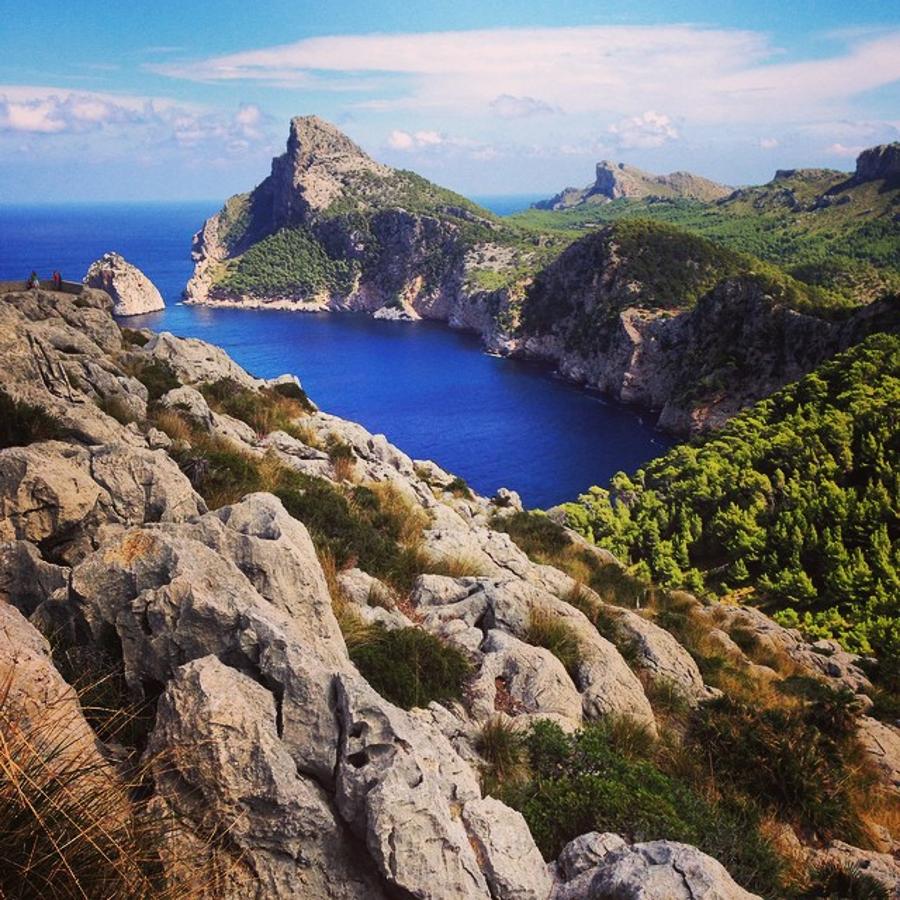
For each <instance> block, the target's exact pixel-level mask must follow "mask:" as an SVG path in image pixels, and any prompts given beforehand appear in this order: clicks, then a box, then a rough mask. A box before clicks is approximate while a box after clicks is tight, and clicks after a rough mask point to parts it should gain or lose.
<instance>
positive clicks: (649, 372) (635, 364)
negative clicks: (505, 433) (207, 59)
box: [185, 116, 898, 434]
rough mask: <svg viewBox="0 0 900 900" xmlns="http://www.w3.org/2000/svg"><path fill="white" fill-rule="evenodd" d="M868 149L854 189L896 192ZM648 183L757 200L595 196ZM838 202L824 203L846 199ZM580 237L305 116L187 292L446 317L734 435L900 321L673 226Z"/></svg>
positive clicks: (492, 344) (700, 187)
mask: <svg viewBox="0 0 900 900" xmlns="http://www.w3.org/2000/svg"><path fill="white" fill-rule="evenodd" d="M867 153H868V156H866V159H862V157H861V160H862V162H861V163H860V166H859V167H858V172H857V174H856V175H855V176H853V179H855V180H854V181H853V183H854V184H856V183H857V182H858V183H863V181H865V180H866V179H870V180H869V181H865V184H867V185H869V186H877V185H879V184H887V181H885V179H889V178H890V177H892V176H891V174H890V173H891V172H892V171H893V169H892V168H891V165H892V163H891V162H890V160H891V159H893V156H892V154H891V153H890V152H888V150H887V149H885V148H875V149H873V150H872V151H867ZM864 156H865V154H864ZM870 157H871V159H872V160H874V161H873V162H872V163H871V164H869V163H868V162H867V161H866V160H868V159H869V158H870ZM873 178H874V179H876V180H875V181H871V179H873ZM878 179H880V180H878ZM843 180H844V181H846V180H847V179H846V177H844V179H843ZM851 180H852V179H851ZM861 180H862V181H861ZM838 181H840V179H838V180H837V181H835V179H831V180H830V181H828V185H829V186H830V188H834V187H835V186H836V185H837V183H838ZM817 183H818V182H817ZM773 184H774V182H773ZM648 185H656V188H655V189H656V190H657V191H658V192H662V194H664V195H665V196H666V197H668V196H669V195H672V196H676V198H677V197H689V198H695V199H697V200H698V201H699V200H703V201H707V202H710V203H711V204H713V205H715V203H717V202H726V201H727V202H729V203H744V202H746V201H747V200H748V198H749V199H753V198H752V197H750V195H746V196H745V195H744V194H742V192H740V191H738V192H734V193H731V192H729V190H728V189H725V188H722V187H721V186H718V185H714V184H713V183H712V182H706V181H705V180H704V179H699V178H697V177H696V176H691V175H686V174H685V173H675V174H673V175H670V176H658V177H657V176H647V175H646V174H645V173H641V172H639V170H632V169H631V168H629V167H627V166H626V167H623V166H619V165H613V164H609V163H605V162H604V163H601V164H600V166H598V180H597V182H596V184H595V185H594V186H593V187H592V188H590V189H586V192H583V193H590V196H589V197H586V198H584V200H583V202H584V203H586V204H590V203H592V202H594V200H595V199H597V198H605V199H606V200H611V199H614V198H635V197H642V198H645V199H646V198H647V196H649V195H648V193H647V191H649V190H650V187H648ZM785 190H787V188H785ZM846 190H849V188H846V185H845V193H843V194H841V195H840V196H842V197H844V196H847V194H846ZM771 193H772V192H771V191H769V192H768V193H766V195H765V196H766V197H769V194H771ZM782 193H783V190H782ZM791 196H793V194H791ZM742 197H744V199H741V198H742ZM829 197H830V199H828V197H825V195H824V194H822V195H821V196H819V195H817V197H816V198H815V199H814V201H813V200H810V208H811V209H824V208H825V207H826V206H828V204H830V203H833V202H836V201H835V197H834V196H831V195H829ZM823 198H824V199H823ZM579 202H581V201H579ZM753 202H754V203H757V202H760V201H757V200H755V199H754V201H753ZM766 202H767V203H768V202H771V198H769V199H767V200H766ZM795 204H796V205H798V207H799V205H801V204H800V201H795ZM817 204H818V205H817ZM803 208H806V207H805V206H804V207H803ZM578 234H579V232H574V233H571V232H570V233H567V232H565V231H562V230H553V231H548V232H546V233H544V232H539V231H535V230H533V229H532V230H529V229H524V228H521V227H518V226H512V225H510V224H508V223H506V222H505V221H504V220H501V219H499V218H497V217H496V216H494V215H492V214H491V213H489V212H488V211H487V210H484V209H480V208H479V207H477V206H476V205H475V204H472V203H471V202H469V201H467V200H465V199H464V198H463V197H460V196H459V195H456V194H453V193H452V192H450V191H446V190H444V189H442V188H439V187H437V186H436V185H433V184H431V183H430V182H427V181H425V180H424V179H422V178H419V177H418V176H415V175H414V174H412V173H410V172H403V171H399V170H394V169H390V168H389V167H387V166H384V165H382V164H380V163H377V162H376V161H374V160H373V159H371V158H370V157H369V156H368V155H366V154H365V153H364V152H363V151H362V150H361V149H360V148H359V147H358V146H356V145H355V144H354V143H353V142H352V141H350V140H349V138H347V137H346V136H345V135H343V134H342V133H341V132H340V131H339V130H338V129H336V128H335V127H334V126H332V125H330V124H329V123H327V122H324V121H322V120H321V119H318V118H316V117H314V116H309V117H300V118H296V119H294V120H293V121H292V123H291V131H290V136H289V140H288V144H287V149H286V152H285V153H284V154H283V155H281V156H279V157H277V158H276V159H274V160H273V162H272V171H271V174H270V175H269V177H268V178H266V179H265V180H264V181H263V182H261V183H260V184H259V185H258V186H257V187H256V188H255V189H254V190H253V191H252V192H250V193H249V194H241V195H237V196H235V197H232V198H231V199H229V200H228V202H227V203H226V204H225V207H224V208H223V209H222V211H221V212H219V213H218V214H217V215H215V216H213V217H212V218H210V219H209V220H207V222H206V223H205V224H204V226H203V228H202V229H201V230H200V231H199V232H198V233H197V235H196V236H195V238H194V244H193V251H192V252H193V257H194V259H195V263H196V266H195V272H194V275H193V277H192V279H191V281H190V283H189V284H188V286H187V290H186V294H185V296H186V302H188V303H203V304H209V305H221V306H240V307H245V308H253V309H262V308H274V309H293V310H298V311H322V310H332V311H343V310H356V311H364V312H368V313H370V314H372V315H375V316H377V317H379V318H387V319H397V318H402V319H417V318H428V319H438V320H441V321H446V322H447V323H449V324H450V326H451V327H454V328H462V329H466V330H470V331H473V332H476V333H477V334H479V335H480V336H481V339H482V341H483V343H484V345H485V347H486V349H488V350H489V352H493V353H498V354H501V355H510V356H519V357H525V358H532V359H539V360H543V361H545V362H547V363H548V364H550V365H553V366H554V367H556V368H557V370H558V371H559V372H560V374H562V375H563V376H564V377H566V378H569V379H571V380H573V381H576V382H578V383H581V384H584V385H586V386H588V387H591V388H596V389H599V390H602V391H604V392H606V393H608V394H609V395H610V396H612V397H614V398H616V399H617V400H621V401H623V402H628V403H638V404H640V405H642V406H645V407H647V408H649V409H651V410H653V411H655V412H656V414H657V415H658V423H659V425H660V426H661V427H663V428H666V429H667V430H671V431H673V432H675V433H679V434H688V433H692V432H697V431H704V430H707V429H709V428H713V427H716V426H718V425H720V424H721V423H722V422H723V421H724V420H725V419H726V418H727V417H728V416H730V415H732V414H733V413H734V412H736V411H738V410H740V409H741V408H743V407H745V406H746V405H748V404H749V403H752V402H754V401H756V400H759V399H761V398H762V397H765V396H767V395H768V394H769V393H771V391H773V390H775V389H777V388H778V387H781V386H782V385H784V384H786V383H787V382H789V381H791V380H792V379H794V378H796V377H798V376H799V375H801V374H804V373H806V372H809V371H811V370H812V369H813V368H814V367H815V366H816V365H818V364H820V363H821V362H823V361H824V360H825V359H827V358H828V357H829V356H831V355H834V354H835V353H836V352H838V351H840V350H841V349H844V348H846V346H848V344H849V343H852V342H854V341H857V340H860V339H861V338H863V337H865V335H866V334H867V333H868V331H869V329H870V328H871V327H876V328H880V329H883V328H887V329H896V328H897V327H898V326H897V323H898V313H897V304H896V299H894V300H891V301H884V302H882V303H881V304H880V305H878V306H877V307H875V308H873V309H866V308H859V309H858V310H856V311H855V312H853V313H852V314H849V313H848V314H847V315H843V316H834V315H831V314H829V311H828V310H827V309H826V310H824V312H823V309H822V308H821V307H820V305H819V304H820V298H819V295H818V294H815V292H814V289H812V288H810V287H809V286H807V285H805V284H803V283H801V282H798V281H796V280H795V279H793V278H791V277H789V276H787V275H785V274H784V273H781V272H774V274H773V271H772V270H773V267H771V266H764V265H763V264H761V263H759V261H758V260H756V261H754V259H753V258H752V257H748V256H745V255H742V254H740V253H735V252H733V251H727V250H725V249H724V248H723V247H721V246H719V245H717V244H714V243H712V242H710V241H706V240H704V239H702V238H698V237H695V236H692V235H688V234H686V233H685V232H683V231H680V230H677V229H673V228H671V227H669V226H665V225H653V224H652V223H651V224H650V225H647V223H640V222H619V223H615V224H611V225H607V226H605V227H603V228H598V229H595V230H594V231H593V232H590V233H587V234H585V235H584V236H583V237H580V238H578V239H577V240H576V239H575V238H577V237H578ZM875 296H880V295H879V294H878V293H877V292H876V294H875Z"/></svg>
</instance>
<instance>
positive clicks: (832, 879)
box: [803, 863, 890, 900]
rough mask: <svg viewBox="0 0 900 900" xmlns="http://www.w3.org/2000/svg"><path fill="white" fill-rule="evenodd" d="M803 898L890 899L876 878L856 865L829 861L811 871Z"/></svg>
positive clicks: (833, 899) (838, 899)
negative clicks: (811, 874) (809, 881)
mask: <svg viewBox="0 0 900 900" xmlns="http://www.w3.org/2000/svg"><path fill="white" fill-rule="evenodd" d="M803 898H804V900H807V898H808V900H823V898H824V900H890V894H889V893H888V889H887V888H886V887H885V886H884V884H882V883H881V882H880V881H879V880H878V879H877V878H875V877H874V876H872V875H869V874H868V873H867V872H862V871H860V870H859V869H858V868H857V867H856V866H842V865H839V864H837V863H830V864H828V865H825V866H820V867H819V868H818V869H816V870H815V871H814V872H813V877H812V882H811V884H810V885H809V887H808V889H807V891H805V892H804V894H803Z"/></svg>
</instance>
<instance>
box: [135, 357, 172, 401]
mask: <svg viewBox="0 0 900 900" xmlns="http://www.w3.org/2000/svg"><path fill="white" fill-rule="evenodd" d="M131 374H132V375H134V377H135V378H137V380H138V381H139V382H140V383H141V384H142V385H143V386H144V387H145V388H147V399H148V400H149V402H150V403H155V402H156V401H157V400H159V398H160V397H162V396H163V395H164V394H168V393H169V391H174V390H175V388H179V387H181V382H180V381H179V380H178V376H177V375H176V374H175V370H174V369H173V368H172V367H171V366H170V365H169V364H168V363H167V362H166V361H165V360H162V359H150V360H142V361H141V362H140V363H138V364H136V365H135V366H134V367H133V370H132V372H131Z"/></svg>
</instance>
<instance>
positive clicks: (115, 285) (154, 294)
mask: <svg viewBox="0 0 900 900" xmlns="http://www.w3.org/2000/svg"><path fill="white" fill-rule="evenodd" d="M84 283H85V284H86V285H87V286H88V287H92V288H98V289H99V290H101V291H106V293H107V294H109V295H110V297H112V299H113V304H114V305H113V312H114V313H115V314H116V315H117V316H140V315H143V314H144V313H148V312H156V311H157V310H160V309H165V306H166V304H165V302H164V301H163V298H162V294H160V292H159V290H157V288H156V286H155V285H154V284H153V282H152V281H151V280H150V279H149V278H148V277H147V276H146V275H145V274H144V273H143V272H142V271H141V270H140V269H139V268H138V267H137V266H134V265H132V264H131V263H130V262H128V261H127V260H126V259H125V258H124V257H122V256H120V255H119V254H118V253H104V254H103V256H101V257H100V259H97V260H95V261H94V262H92V263H91V265H90V267H89V268H88V270H87V274H86V275H85V276H84Z"/></svg>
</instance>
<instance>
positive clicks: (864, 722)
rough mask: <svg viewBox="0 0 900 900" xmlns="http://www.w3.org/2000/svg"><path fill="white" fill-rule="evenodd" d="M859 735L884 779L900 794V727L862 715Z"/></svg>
mask: <svg viewBox="0 0 900 900" xmlns="http://www.w3.org/2000/svg"><path fill="white" fill-rule="evenodd" d="M858 737H859V740H860V742H861V743H862V745H863V747H864V748H865V750H866V752H867V753H868V754H869V757H870V758H871V760H872V762H873V763H875V765H876V766H877V768H878V770H879V771H880V772H881V774H882V777H883V778H884V780H885V781H886V782H887V784H889V785H890V786H891V787H892V788H893V790H894V791H895V792H896V793H898V794H900V729H898V728H897V727H896V726H895V725H888V724H887V723H886V722H879V721H878V719H873V718H871V717H869V716H862V717H861V718H860V720H859V732H858Z"/></svg>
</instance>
